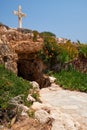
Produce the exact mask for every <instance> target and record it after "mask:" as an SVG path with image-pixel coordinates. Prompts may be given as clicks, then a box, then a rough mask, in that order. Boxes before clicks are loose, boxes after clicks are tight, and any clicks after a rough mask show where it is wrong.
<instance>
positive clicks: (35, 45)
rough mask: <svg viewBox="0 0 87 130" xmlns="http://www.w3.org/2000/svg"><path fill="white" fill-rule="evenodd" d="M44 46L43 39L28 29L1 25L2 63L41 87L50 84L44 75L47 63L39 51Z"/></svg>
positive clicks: (0, 62) (0, 56) (0, 51)
mask: <svg viewBox="0 0 87 130" xmlns="http://www.w3.org/2000/svg"><path fill="white" fill-rule="evenodd" d="M42 47H43V39H42V38H41V37H40V36H39V34H37V36H36V37H35V38H34V34H33V31H30V30H28V29H12V28H9V27H7V26H3V25H0V64H3V65H4V66H5V68H7V69H9V70H11V71H13V72H14V73H16V74H17V75H18V76H20V77H23V78H24V79H27V80H30V81H36V82H38V83H39V85H40V88H43V87H47V86H49V85H50V82H49V78H48V77H44V76H43V70H44V69H45V65H44V64H43V62H42V61H41V60H40V59H38V57H37V52H38V51H39V50H40V49H41V48H42Z"/></svg>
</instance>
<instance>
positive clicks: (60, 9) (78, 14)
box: [0, 0, 87, 43]
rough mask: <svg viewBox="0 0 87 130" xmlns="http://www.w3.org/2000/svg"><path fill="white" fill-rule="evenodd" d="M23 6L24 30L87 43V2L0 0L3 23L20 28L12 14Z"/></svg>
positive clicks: (68, 0)
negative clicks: (24, 15)
mask: <svg viewBox="0 0 87 130" xmlns="http://www.w3.org/2000/svg"><path fill="white" fill-rule="evenodd" d="M18 5H21V6H22V11H23V12H24V13H26V14H27V17H26V18H23V27H24V28H28V29H32V30H38V31H39V32H43V31H50V32H53V33H55V34H56V36H57V37H63V38H67V39H71V40H72V41H77V40H79V41H80V42H83V43H87V0H0V22H2V23H4V24H6V25H8V26H10V27H14V28H15V27H17V26H18V21H17V16H15V15H13V13H12V11H13V10H17V9H18Z"/></svg>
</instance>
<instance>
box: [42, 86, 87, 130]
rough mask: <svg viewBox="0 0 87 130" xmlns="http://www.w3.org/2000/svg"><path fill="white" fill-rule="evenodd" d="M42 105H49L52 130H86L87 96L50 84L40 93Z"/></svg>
mask: <svg viewBox="0 0 87 130" xmlns="http://www.w3.org/2000/svg"><path fill="white" fill-rule="evenodd" d="M40 95H41V100H42V101H43V103H48V104H50V105H51V109H50V113H51V116H52V117H53V118H54V122H53V123H52V130H87V94H86V93H82V92H76V91H69V90H63V89H62V88H60V87H59V86H58V85H55V84H52V86H51V87H49V88H45V89H44V88H43V89H42V90H41V91H40Z"/></svg>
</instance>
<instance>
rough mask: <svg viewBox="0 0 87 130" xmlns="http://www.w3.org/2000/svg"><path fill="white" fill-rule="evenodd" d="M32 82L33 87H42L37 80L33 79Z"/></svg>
mask: <svg viewBox="0 0 87 130" xmlns="http://www.w3.org/2000/svg"><path fill="white" fill-rule="evenodd" d="M30 83H31V84H32V86H33V88H35V89H38V90H39V89H40V86H39V84H38V83H37V82H36V81H32V82H30Z"/></svg>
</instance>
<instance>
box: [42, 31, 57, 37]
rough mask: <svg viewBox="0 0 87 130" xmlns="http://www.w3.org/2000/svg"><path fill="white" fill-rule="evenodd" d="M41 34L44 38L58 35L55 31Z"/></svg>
mask: <svg viewBox="0 0 87 130" xmlns="http://www.w3.org/2000/svg"><path fill="white" fill-rule="evenodd" d="M40 36H41V37H42V38H45V37H56V35H55V34H54V33H52V32H41V33H40Z"/></svg>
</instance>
